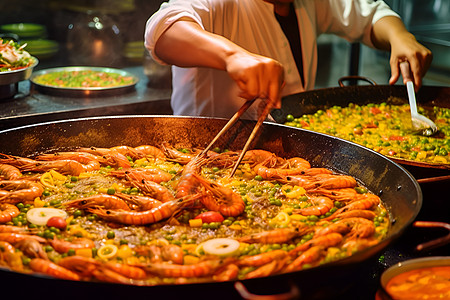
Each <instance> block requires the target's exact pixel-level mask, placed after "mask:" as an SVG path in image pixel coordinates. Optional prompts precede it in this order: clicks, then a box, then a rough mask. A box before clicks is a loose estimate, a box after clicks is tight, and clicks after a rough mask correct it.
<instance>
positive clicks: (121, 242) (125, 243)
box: [119, 239, 128, 245]
mask: <svg viewBox="0 0 450 300" xmlns="http://www.w3.org/2000/svg"><path fill="white" fill-rule="evenodd" d="M119 244H120V245H128V241H127V240H124V239H121V240H120V241H119Z"/></svg>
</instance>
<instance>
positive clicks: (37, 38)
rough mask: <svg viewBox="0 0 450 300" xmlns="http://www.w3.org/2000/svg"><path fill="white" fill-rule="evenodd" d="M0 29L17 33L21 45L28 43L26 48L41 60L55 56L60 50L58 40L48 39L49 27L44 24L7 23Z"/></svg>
mask: <svg viewBox="0 0 450 300" xmlns="http://www.w3.org/2000/svg"><path fill="white" fill-rule="evenodd" d="M0 31H1V32H4V33H10V34H11V33H12V34H15V35H17V36H18V37H19V43H20V44H21V45H24V44H25V43H26V44H27V46H26V47H25V50H26V51H27V52H28V53H30V54H31V55H32V56H34V57H37V58H38V59H40V60H45V59H48V58H51V57H53V56H54V55H55V54H56V53H57V52H58V50H59V45H58V43H57V42H56V41H53V40H48V39H47V35H48V33H47V28H46V27H45V26H44V25H42V24H35V23H14V24H5V25H1V26H0Z"/></svg>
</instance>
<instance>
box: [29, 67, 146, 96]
mask: <svg viewBox="0 0 450 300" xmlns="http://www.w3.org/2000/svg"><path fill="white" fill-rule="evenodd" d="M72 71H95V72H104V73H113V74H119V75H121V76H124V77H132V82H131V83H128V84H124V85H117V86H105V87H59V86H56V85H46V84H41V83H39V82H37V80H36V78H37V77H38V76H40V75H45V74H51V73H56V72H72ZM30 81H31V82H32V84H33V86H34V87H35V88H36V89H37V90H38V91H40V92H42V93H45V94H49V95H54V96H63V97H106V96H114V95H120V94H125V93H127V92H130V91H132V90H134V88H135V86H136V84H137V83H138V81H139V78H138V77H137V76H136V75H134V74H132V73H130V72H127V71H125V70H121V69H114V68H104V67H78V66H77V67H61V68H51V69H44V70H40V71H37V72H34V73H33V74H32V75H31V78H30Z"/></svg>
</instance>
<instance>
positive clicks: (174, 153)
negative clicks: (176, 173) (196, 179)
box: [161, 143, 198, 165]
mask: <svg viewBox="0 0 450 300" xmlns="http://www.w3.org/2000/svg"><path fill="white" fill-rule="evenodd" d="M161 147H162V151H163V153H164V156H165V157H166V158H167V159H168V160H170V161H173V162H177V163H179V164H182V165H186V164H187V163H189V162H190V161H191V160H192V159H193V158H194V157H196V155H197V154H198V153H185V152H181V151H178V150H177V149H175V148H173V147H171V146H169V145H168V144H167V143H164V144H162V146H161Z"/></svg>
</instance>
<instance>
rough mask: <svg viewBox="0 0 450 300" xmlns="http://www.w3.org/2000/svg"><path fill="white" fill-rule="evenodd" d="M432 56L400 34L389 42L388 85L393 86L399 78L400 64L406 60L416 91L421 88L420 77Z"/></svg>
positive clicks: (412, 37) (428, 65)
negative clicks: (389, 71) (389, 74)
mask: <svg viewBox="0 0 450 300" xmlns="http://www.w3.org/2000/svg"><path fill="white" fill-rule="evenodd" d="M432 59H433V54H432V53H431V51H430V50H429V49H427V48H426V47H424V46H423V45H421V44H420V43H418V42H417V40H416V39H415V37H414V36H413V35H412V34H410V33H406V34H402V35H399V36H397V37H396V39H394V40H393V41H391V59H390V65H391V78H390V79H389V84H394V83H396V82H397V80H398V79H399V77H400V70H399V69H400V63H401V62H402V61H405V60H407V61H408V62H409V65H410V67H411V75H412V80H413V82H414V86H415V89H416V91H417V90H419V88H420V87H421V86H422V77H423V76H425V73H426V72H427V70H428V68H429V67H430V64H431V61H432Z"/></svg>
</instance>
